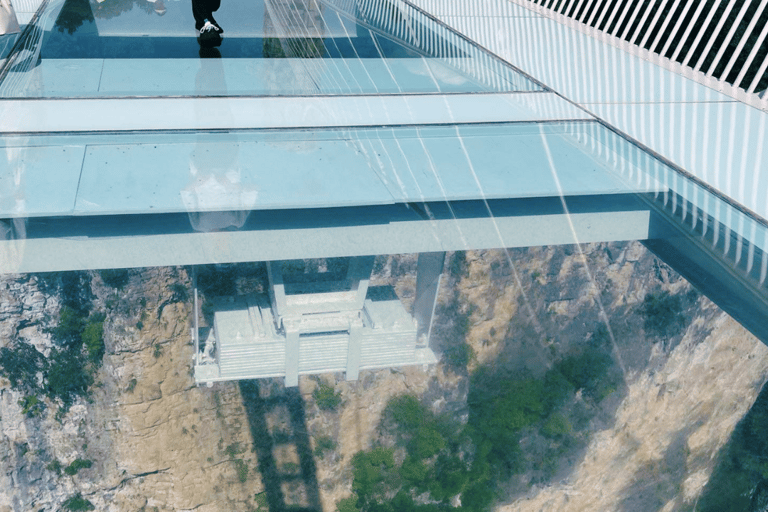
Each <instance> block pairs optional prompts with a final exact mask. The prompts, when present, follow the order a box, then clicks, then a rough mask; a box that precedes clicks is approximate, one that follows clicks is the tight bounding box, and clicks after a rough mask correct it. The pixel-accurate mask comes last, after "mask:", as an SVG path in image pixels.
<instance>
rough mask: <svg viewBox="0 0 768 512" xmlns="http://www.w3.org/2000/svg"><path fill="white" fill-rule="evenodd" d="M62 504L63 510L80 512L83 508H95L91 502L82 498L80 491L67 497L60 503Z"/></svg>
mask: <svg viewBox="0 0 768 512" xmlns="http://www.w3.org/2000/svg"><path fill="white" fill-rule="evenodd" d="M62 506H63V507H64V509H65V510H70V511H72V512H81V511H84V510H95V509H96V507H94V506H93V503H91V502H90V501H88V500H87V499H85V498H83V496H82V495H81V494H80V493H77V494H75V495H74V496H71V497H69V498H67V500H66V501H65V502H64V503H63V504H62Z"/></svg>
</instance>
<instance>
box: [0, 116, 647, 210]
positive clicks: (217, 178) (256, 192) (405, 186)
mask: <svg viewBox="0 0 768 512" xmlns="http://www.w3.org/2000/svg"><path fill="white" fill-rule="evenodd" d="M591 125H592V123H510V124H499V125H463V126H424V127H397V128H378V129H377V128H364V129H339V130H328V129H314V130H287V131H286V130H276V131H272V130H269V131H232V132H228V133H221V132H218V133H217V132H203V133H200V132H198V133H165V134H152V135H148V134H143V135H142V134H133V133H127V134H83V135H79V136H75V135H73V136H35V137H4V138H3V139H4V140H3V143H4V144H5V145H6V152H7V153H8V154H14V155H15V157H14V160H13V161H12V163H13V165H11V166H10V167H9V168H7V171H6V172H4V173H1V174H0V184H1V185H2V189H0V190H2V192H1V193H0V197H2V198H4V201H3V203H2V210H1V211H0V215H2V216H14V217H18V216H23V217H37V216H52V215H112V214H127V213H133V214H145V213H170V212H185V211H220V210H272V209H288V208H328V207H348V206H363V205H376V204H393V203H411V202H419V203H420V202H434V201H463V200H478V199H480V200H487V199H509V198H535V197H560V196H579V195H584V196H586V195H596V194H597V195H607V194H627V193H637V192H648V191H651V192H653V191H659V190H661V189H660V188H659V187H658V185H657V184H656V180H655V179H651V178H646V179H643V180H641V181H640V182H634V181H632V180H627V179H626V178H625V177H623V176H622V175H621V173H619V172H617V169H618V168H619V166H616V165H613V162H612V161H611V160H610V159H606V158H605V157H601V156H600V155H590V154H588V153H587V152H586V151H584V149H583V148H581V147H579V145H578V138H577V137H574V136H573V134H572V133H571V130H573V131H575V132H577V133H583V132H585V131H586V130H588V129H589V127H590V126H591ZM616 154H618V153H614V155H616ZM626 165H627V166H631V163H630V162H627V163H626ZM52 166H56V167H57V169H58V172H57V173H55V176H54V178H55V179H51V175H50V173H49V172H48V171H49V169H50V168H51V167H52ZM12 170H13V171H12ZM21 205H23V206H21Z"/></svg>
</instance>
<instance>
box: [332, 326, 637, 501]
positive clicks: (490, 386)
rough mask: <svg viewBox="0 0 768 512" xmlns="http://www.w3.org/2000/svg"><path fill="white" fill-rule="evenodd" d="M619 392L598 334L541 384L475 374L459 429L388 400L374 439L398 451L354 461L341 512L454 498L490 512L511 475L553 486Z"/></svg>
mask: <svg viewBox="0 0 768 512" xmlns="http://www.w3.org/2000/svg"><path fill="white" fill-rule="evenodd" d="M621 383H622V379H621V374H620V373H619V371H618V370H617V368H616V365H615V362H614V360H613V358H612V357H611V350H610V343H609V338H608V335H607V331H605V329H597V330H596V332H595V333H593V335H592V336H591V338H590V339H589V340H588V341H587V342H586V343H585V345H584V346H583V347H581V348H580V349H579V350H577V351H574V352H572V353H569V354H568V355H566V356H565V357H563V358H562V359H560V360H558V361H555V364H554V365H553V367H552V368H551V369H550V370H549V371H548V372H546V373H545V374H544V375H542V376H540V377H536V376H533V375H530V374H527V373H505V372H503V371H500V370H499V369H498V368H496V367H481V368H479V369H478V370H477V371H475V372H474V373H473V375H472V376H471V378H470V389H469V393H468V396H467V405H468V407H469V418H468V422H467V424H466V425H460V424H459V423H458V422H457V421H456V420H455V419H454V418H452V417H441V416H437V415H435V414H434V413H432V411H431V410H430V409H428V408H427V407H425V406H424V405H422V404H421V403H420V402H419V400H418V399H417V398H416V397H414V396H410V395H403V396H398V397H394V398H392V399H391V400H390V401H389V403H388V404H387V406H386V407H385V409H384V412H383V414H382V421H381V425H380V429H381V431H382V432H386V433H387V435H388V436H392V437H393V438H394V442H395V445H394V446H377V447H375V448H373V449H372V450H370V451H367V452H360V453H358V454H356V455H355V457H354V459H353V461H352V465H353V468H354V481H353V484H352V488H353V491H354V494H353V495H352V496H351V497H350V498H347V499H345V500H343V501H341V502H339V504H338V505H337V507H338V510H339V511H342V512H346V511H360V512H390V511H392V512H394V511H417V510H418V511H423V512H428V511H432V510H434V511H437V510H446V509H447V508H449V507H450V505H449V504H450V502H451V500H452V498H453V497H454V496H457V495H458V496H460V498H461V503H462V506H461V508H460V509H459V510H460V511H462V512H480V511H487V510H490V509H491V507H492V505H493V503H494V502H495V501H496V500H497V499H499V498H501V497H503V496H504V494H503V493H504V487H505V486H504V485H503V484H504V483H505V482H507V481H508V480H509V478H510V477H512V476H513V475H515V474H518V473H520V472H522V471H531V472H532V473H531V474H533V475H534V476H535V479H536V481H545V480H547V479H549V478H551V477H552V476H554V475H555V472H556V471H557V469H558V465H559V464H561V462H560V461H561V459H562V458H563V456H564V455H566V454H568V453H572V452H573V450H575V449H577V448H578V447H579V446H583V443H584V442H586V439H587V436H588V431H587V428H588V426H589V420H590V419H591V417H592V416H593V415H594V414H595V412H596V411H597V410H598V404H599V403H600V402H601V401H602V400H603V399H605V398H606V397H607V396H608V395H609V394H610V393H611V392H612V391H614V390H616V389H618V388H619V386H620V385H621ZM577 391H580V392H581V393H580V396H581V398H580V399H578V400H577V399H576V396H577ZM523 441H525V442H523ZM419 503H420V504H419Z"/></svg>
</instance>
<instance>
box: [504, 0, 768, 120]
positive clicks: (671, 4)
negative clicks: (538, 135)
mask: <svg viewBox="0 0 768 512" xmlns="http://www.w3.org/2000/svg"><path fill="white" fill-rule="evenodd" d="M510 1H511V2H514V3H516V4H518V5H520V6H523V7H527V8H529V9H531V10H533V11H535V12H537V13H539V14H541V15H544V16H547V17H550V18H553V19H555V20H557V21H559V22H561V23H563V24H566V25H568V26H571V27H573V28H577V29H578V30H580V31H581V32H584V33H587V34H589V35H591V36H593V37H597V38H599V39H601V40H603V41H606V42H608V43H610V44H613V45H614V46H618V47H620V48H622V49H624V50H627V51H630V52H631V53H633V54H636V55H638V56H640V57H642V58H645V59H646V60H650V61H652V62H654V63H655V64H659V65H661V66H663V67H664V68H666V69H670V70H672V71H675V72H679V73H681V74H683V75H685V76H686V77H688V78H691V79H694V80H696V81H697V82H699V83H702V84H704V85H707V86H709V87H712V88H714V89H716V90H718V91H720V92H723V93H724V94H728V95H729V96H732V97H734V98H736V99H738V100H740V101H743V102H745V103H748V104H750V105H752V106H756V107H758V108H761V109H763V110H768V96H766V94H765V90H766V88H768V0H709V1H705V0H554V1H553V0H510ZM694 7H695V9H694Z"/></svg>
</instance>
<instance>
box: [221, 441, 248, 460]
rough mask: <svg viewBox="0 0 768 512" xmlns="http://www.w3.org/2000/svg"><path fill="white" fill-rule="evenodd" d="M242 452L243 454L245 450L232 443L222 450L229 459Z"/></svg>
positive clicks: (238, 444)
mask: <svg viewBox="0 0 768 512" xmlns="http://www.w3.org/2000/svg"><path fill="white" fill-rule="evenodd" d="M243 452H245V448H243V447H241V446H240V443H232V444H230V445H229V446H227V447H226V448H225V449H224V453H225V454H226V455H227V457H229V458H230V459H232V458H234V457H235V456H236V455H239V454H241V453H243Z"/></svg>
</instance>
